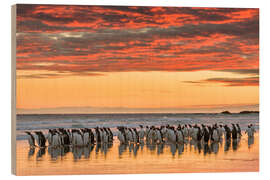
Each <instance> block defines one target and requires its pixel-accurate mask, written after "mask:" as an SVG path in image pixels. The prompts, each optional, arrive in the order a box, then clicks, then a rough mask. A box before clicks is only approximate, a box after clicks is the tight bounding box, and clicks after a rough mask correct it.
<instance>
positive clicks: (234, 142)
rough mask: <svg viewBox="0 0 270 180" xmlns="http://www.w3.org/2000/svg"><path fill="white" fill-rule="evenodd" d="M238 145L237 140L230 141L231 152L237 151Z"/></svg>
mask: <svg viewBox="0 0 270 180" xmlns="http://www.w3.org/2000/svg"><path fill="white" fill-rule="evenodd" d="M238 144H239V141H238V140H237V139H233V141H232V148H233V151H236V150H237V148H238Z"/></svg>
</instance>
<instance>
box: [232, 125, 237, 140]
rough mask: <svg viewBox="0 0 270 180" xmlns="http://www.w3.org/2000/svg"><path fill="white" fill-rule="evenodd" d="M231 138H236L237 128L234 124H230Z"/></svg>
mask: <svg viewBox="0 0 270 180" xmlns="http://www.w3.org/2000/svg"><path fill="white" fill-rule="evenodd" d="M232 139H233V140H236V139H237V129H236V127H235V125H234V124H232Z"/></svg>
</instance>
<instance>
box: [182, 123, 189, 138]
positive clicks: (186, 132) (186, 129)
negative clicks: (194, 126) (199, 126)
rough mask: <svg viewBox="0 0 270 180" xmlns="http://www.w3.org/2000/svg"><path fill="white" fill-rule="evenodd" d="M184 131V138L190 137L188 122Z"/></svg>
mask: <svg viewBox="0 0 270 180" xmlns="http://www.w3.org/2000/svg"><path fill="white" fill-rule="evenodd" d="M182 132H183V135H184V138H188V127H187V125H186V124H185V125H184V129H183V131H182Z"/></svg>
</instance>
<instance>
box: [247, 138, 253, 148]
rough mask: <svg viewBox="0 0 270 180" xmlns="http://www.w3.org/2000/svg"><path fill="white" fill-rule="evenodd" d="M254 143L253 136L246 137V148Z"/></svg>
mask: <svg viewBox="0 0 270 180" xmlns="http://www.w3.org/2000/svg"><path fill="white" fill-rule="evenodd" d="M253 144H254V137H248V148H250V147H251V145H253Z"/></svg>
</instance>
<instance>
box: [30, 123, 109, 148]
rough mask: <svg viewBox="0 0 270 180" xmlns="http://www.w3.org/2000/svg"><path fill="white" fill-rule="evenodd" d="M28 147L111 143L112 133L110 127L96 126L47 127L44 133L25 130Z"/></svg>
mask: <svg viewBox="0 0 270 180" xmlns="http://www.w3.org/2000/svg"><path fill="white" fill-rule="evenodd" d="M25 133H26V135H27V136H28V137H27V139H28V143H29V146H30V147H40V148H45V147H46V146H49V147H59V146H78V147H82V146H88V145H91V144H104V143H105V144H107V143H113V133H112V131H111V129H110V128H105V127H102V128H100V127H96V128H93V129H90V128H82V129H64V128H58V129H49V130H48V134H47V135H44V134H43V132H41V131H35V132H34V133H31V132H29V131H25Z"/></svg>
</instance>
